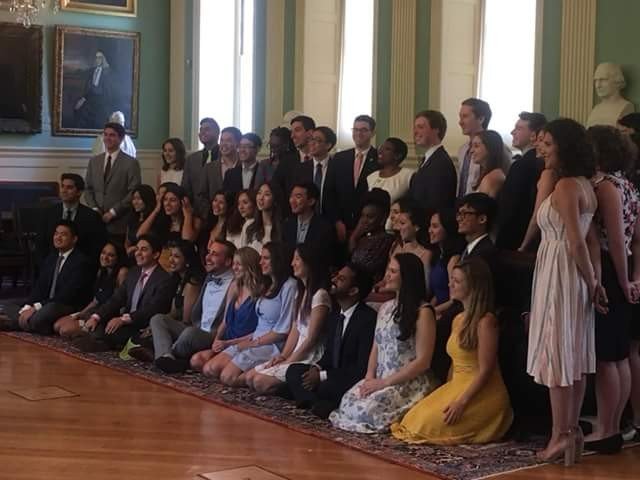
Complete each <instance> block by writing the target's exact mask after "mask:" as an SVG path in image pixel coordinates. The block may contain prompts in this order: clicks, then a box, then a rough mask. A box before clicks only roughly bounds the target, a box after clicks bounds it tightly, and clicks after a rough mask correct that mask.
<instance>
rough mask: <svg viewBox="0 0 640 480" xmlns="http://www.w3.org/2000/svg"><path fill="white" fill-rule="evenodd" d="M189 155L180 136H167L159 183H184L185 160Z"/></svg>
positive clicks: (163, 146)
mask: <svg viewBox="0 0 640 480" xmlns="http://www.w3.org/2000/svg"><path fill="white" fill-rule="evenodd" d="M186 155H187V152H186V149H185V146H184V143H183V142H182V140H180V139H179V138H167V139H166V140H165V141H164V143H163V144H162V169H161V170H160V176H159V178H158V185H162V184H163V183H166V182H173V183H176V184H178V185H182V174H183V172H184V162H185V157H186Z"/></svg>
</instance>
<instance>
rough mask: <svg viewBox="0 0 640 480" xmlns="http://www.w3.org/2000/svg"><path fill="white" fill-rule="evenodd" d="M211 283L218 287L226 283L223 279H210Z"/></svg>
mask: <svg viewBox="0 0 640 480" xmlns="http://www.w3.org/2000/svg"><path fill="white" fill-rule="evenodd" d="M209 281H210V282H213V283H215V284H216V285H217V286H220V285H222V284H223V283H224V278H222V277H213V276H211V277H209Z"/></svg>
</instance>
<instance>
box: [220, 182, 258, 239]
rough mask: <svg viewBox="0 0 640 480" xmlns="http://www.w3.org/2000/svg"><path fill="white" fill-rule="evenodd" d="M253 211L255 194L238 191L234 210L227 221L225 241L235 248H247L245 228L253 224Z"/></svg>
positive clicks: (254, 208) (247, 191)
mask: <svg viewBox="0 0 640 480" xmlns="http://www.w3.org/2000/svg"><path fill="white" fill-rule="evenodd" d="M255 211H256V196H255V193H253V191H252V190H240V191H239V192H238V196H237V197H236V208H235V210H234V211H233V213H232V214H231V217H230V218H229V220H228V221H227V240H228V241H230V242H231V243H233V244H234V245H235V246H236V248H242V247H246V246H247V227H249V225H251V224H252V223H253V216H254V214H255Z"/></svg>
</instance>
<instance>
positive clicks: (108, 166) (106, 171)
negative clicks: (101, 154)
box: [104, 155, 111, 183]
mask: <svg viewBox="0 0 640 480" xmlns="http://www.w3.org/2000/svg"><path fill="white" fill-rule="evenodd" d="M110 173H111V155H109V156H107V164H106V165H105V166H104V182H105V183H107V179H108V178H109V174H110Z"/></svg>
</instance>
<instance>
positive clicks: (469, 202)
mask: <svg viewBox="0 0 640 480" xmlns="http://www.w3.org/2000/svg"><path fill="white" fill-rule="evenodd" d="M496 210H497V204H496V201H495V199H493V198H491V197H490V196H489V195H487V194H486V193H470V194H468V195H465V196H464V197H463V198H462V199H461V200H460V203H459V206H458V212H457V213H456V218H457V220H458V233H460V234H461V235H464V238H465V240H466V241H467V246H466V247H465V249H464V250H463V251H462V255H461V256H460V261H464V259H465V258H467V257H478V256H479V257H482V258H483V259H484V260H485V261H486V262H487V263H488V264H489V266H490V267H491V266H492V264H493V263H494V259H495V255H496V253H497V250H496V247H495V245H494V244H493V241H492V240H491V238H490V237H489V232H490V231H491V228H492V227H493V223H494V222H495V216H496Z"/></svg>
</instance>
